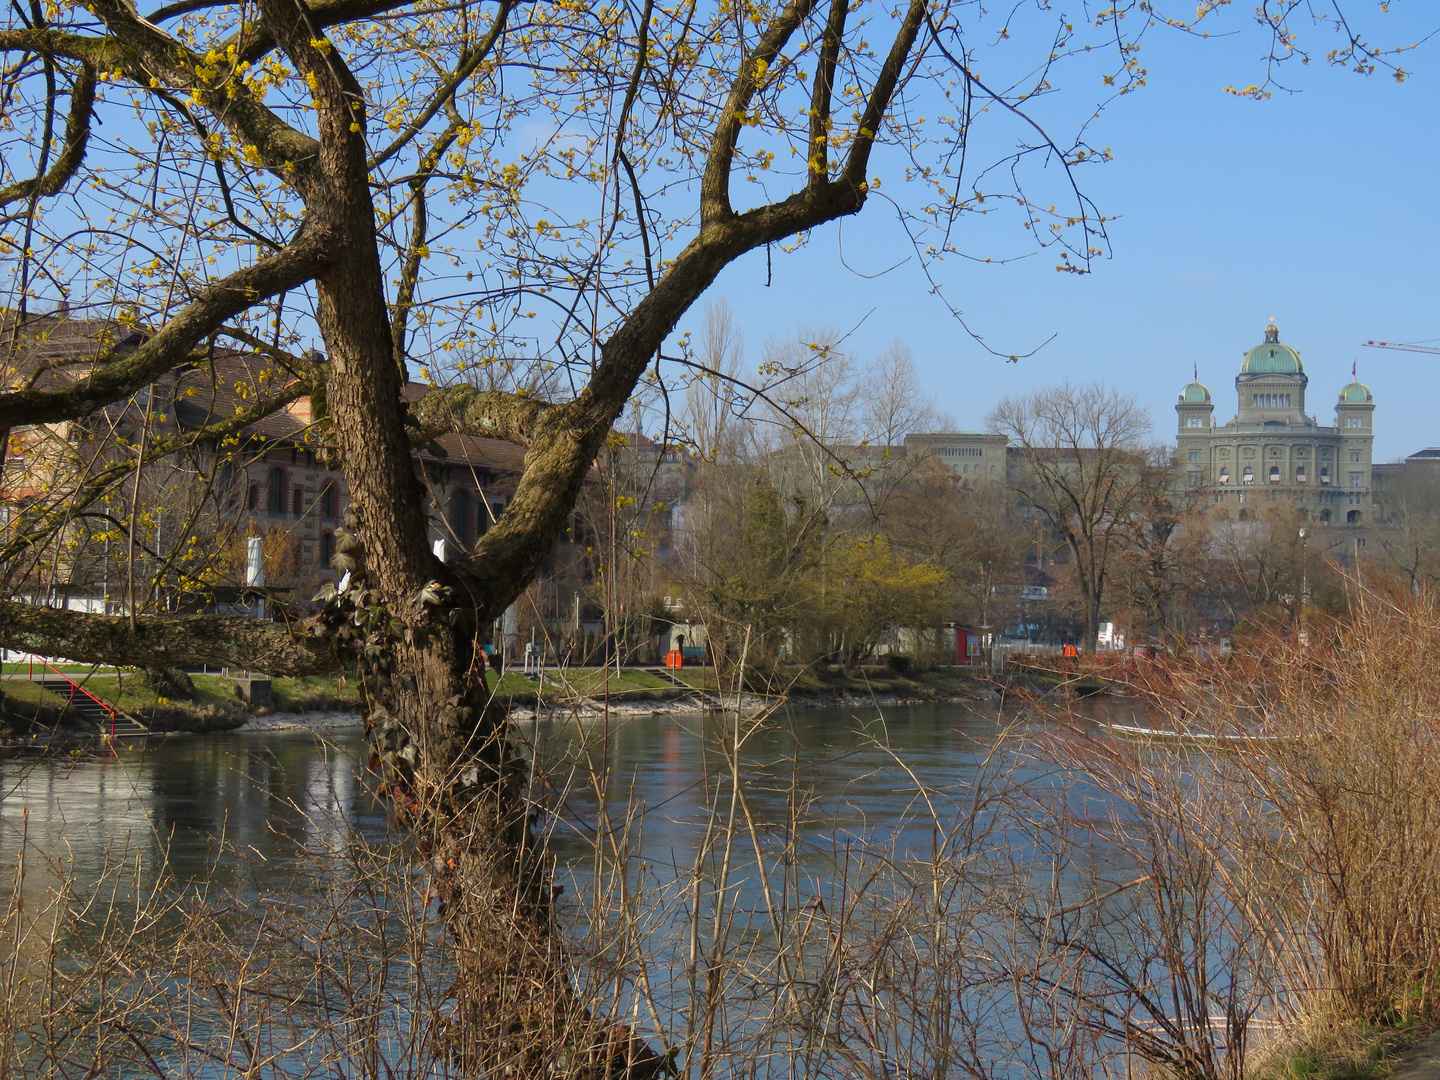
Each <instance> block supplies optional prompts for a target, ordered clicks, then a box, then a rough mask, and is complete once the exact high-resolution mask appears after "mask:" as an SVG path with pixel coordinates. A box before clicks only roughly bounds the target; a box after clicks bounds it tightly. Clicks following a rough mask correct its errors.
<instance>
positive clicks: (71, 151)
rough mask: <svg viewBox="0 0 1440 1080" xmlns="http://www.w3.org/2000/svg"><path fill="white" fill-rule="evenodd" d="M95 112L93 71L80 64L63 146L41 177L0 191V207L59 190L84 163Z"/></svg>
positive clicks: (41, 196)
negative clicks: (91, 119) (91, 121)
mask: <svg viewBox="0 0 1440 1080" xmlns="http://www.w3.org/2000/svg"><path fill="white" fill-rule="evenodd" d="M94 109H95V69H94V68H92V67H91V66H90V65H89V64H88V63H85V62H84V61H81V68H80V74H78V75H77V76H75V86H74V88H73V89H72V90H71V91H70V115H69V117H68V118H67V119H66V121H65V144H64V146H63V147H62V148H61V150H60V153H59V155H58V156H57V157H56V158H55V161H54V164H52V165H51V166H50V168H49V169H48V170H46V172H45V174H44V175H43V176H36V177H33V178H32V179H29V180H20V181H17V182H16V183H13V184H11V185H10V186H9V187H7V188H3V189H0V206H7V205H9V204H10V203H12V202H19V201H20V200H21V199H33V198H43V197H45V196H47V195H54V194H56V193H58V192H59V191H60V189H61V188H63V187H64V186H65V184H66V182H67V181H68V180H69V179H70V178H71V177H72V176H74V175H75V170H76V169H78V168H79V167H80V163H81V162H83V161H84V160H85V149H86V147H87V145H88V144H89V141H90V118H91V116H92V114H93V113H94Z"/></svg>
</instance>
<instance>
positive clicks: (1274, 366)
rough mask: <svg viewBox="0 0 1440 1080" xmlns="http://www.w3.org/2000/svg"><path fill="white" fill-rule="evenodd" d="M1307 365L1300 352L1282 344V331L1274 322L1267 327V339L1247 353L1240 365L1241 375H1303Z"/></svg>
mask: <svg viewBox="0 0 1440 1080" xmlns="http://www.w3.org/2000/svg"><path fill="white" fill-rule="evenodd" d="M1304 372H1305V365H1304V364H1302V363H1301V362H1300V354H1299V353H1298V352H1296V351H1295V350H1294V349H1292V348H1290V346H1288V345H1281V344H1280V331H1279V330H1278V329H1277V328H1276V326H1275V324H1274V323H1273V322H1272V323H1271V324H1270V325H1269V326H1267V327H1266V328H1265V340H1264V342H1262V343H1261V344H1259V345H1256V346H1255V348H1253V349H1251V350H1250V351H1249V352H1247V353H1246V354H1245V362H1244V363H1242V364H1241V365H1240V374H1241V375H1301V374H1304Z"/></svg>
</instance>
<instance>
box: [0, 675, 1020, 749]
mask: <svg viewBox="0 0 1440 1080" xmlns="http://www.w3.org/2000/svg"><path fill="white" fill-rule="evenodd" d="M72 677H74V678H76V680H77V682H79V683H80V684H81V685H82V686H83V688H84V690H85V692H86V693H88V694H93V695H94V697H95V698H96V699H98V700H99V701H101V702H103V703H105V704H106V705H109V706H113V707H114V708H117V709H119V710H120V711H121V712H123V713H124V714H126V715H129V716H133V717H134V718H135V719H136V720H138V721H139V722H140V723H141V724H143V725H144V726H145V727H146V728H148V729H149V730H150V731H152V732H155V733H160V734H176V733H192V734H203V733H206V732H219V731H235V730H246V731H285V730H318V731H324V730H331V729H337V730H338V729H344V728H354V727H358V726H359V725H360V716H359V711H360V701H359V695H358V692H357V689H356V687H355V685H354V682H353V680H346V679H344V678H338V679H337V678H331V677H310V678H303V679H274V680H271V683H270V693H271V703H270V704H268V705H264V706H258V707H252V706H250V705H249V704H248V702H247V701H246V700H245V682H244V680H242V679H232V678H228V677H226V676H221V675H195V676H192V677H191V678H190V679H189V680H188V685H184V686H182V687H180V689H182V690H183V691H184V692H185V693H186V694H187V695H188V697H187V699H176V698H172V697H167V696H166V694H164V693H160V692H158V691H157V690H156V689H155V687H154V686H153V685H152V684H151V682H150V681H149V680H147V679H145V678H144V677H143V676H141V675H140V674H138V673H134V672H128V673H127V672H115V671H98V672H91V673H82V672H76V673H74V674H73V675H72ZM488 681H489V683H490V686H491V688H492V689H493V691H494V693H495V695H496V697H497V699H499V700H500V701H501V702H503V703H504V704H505V705H506V706H507V707H508V708H509V709H510V710H511V712H512V714H513V715H514V716H515V718H516V719H519V720H528V719H533V718H535V717H536V716H537V715H538V716H543V717H552V718H573V719H576V720H581V721H588V720H594V719H599V718H603V717H605V716H625V717H629V716H666V715H672V714H673V715H679V714H685V713H699V712H704V711H707V710H714V709H717V708H727V709H734V708H740V709H742V710H744V711H747V712H756V711H759V710H762V709H765V708H771V707H776V706H780V705H783V706H784V707H786V708H791V709H824V708H831V709H833V708H842V709H863V708H874V707H878V706H885V707H894V706H902V705H917V704H933V703H936V702H962V703H963V702H998V701H999V700H1000V699H1001V697H1002V691H1003V692H1007V693H1008V692H1010V691H1012V690H1014V691H1016V692H1020V693H1031V692H1035V691H1039V692H1044V691H1045V689H1046V688H1045V687H1043V686H1041V685H1038V684H1037V685H1034V686H1031V685H1029V683H1028V682H1022V683H1013V685H1011V684H1007V685H1001V684H996V683H993V682H991V681H988V680H986V679H982V678H977V677H976V675H975V673H973V672H971V671H969V670H966V669H959V668H939V669H935V670H932V671H926V672H896V671H892V670H891V669H889V668H878V669H867V670H863V671H861V672H859V673H857V674H856V675H853V676H850V675H845V674H843V673H841V672H839V671H838V670H822V671H817V670H815V669H804V670H800V671H796V672H794V673H792V674H790V675H788V676H786V682H785V684H784V685H783V688H782V690H780V691H777V692H774V693H758V692H753V691H746V692H743V693H739V694H737V693H736V692H734V691H733V690H723V689H721V688H720V687H719V686H718V685H717V681H716V678H715V673H714V670H713V669H711V668H690V669H686V670H683V671H679V672H669V673H660V672H657V671H656V669H646V668H622V669H621V670H620V671H619V673H616V672H615V671H614V670H613V669H601V668H578V669H569V670H564V671H551V672H548V673H546V674H545V675H544V676H537V677H533V678H532V677H530V676H527V675H525V674H524V673H523V672H519V671H514V670H511V671H507V672H505V673H504V674H503V675H497V674H495V673H490V674H489V676H488ZM0 686H3V689H4V692H5V697H4V716H3V723H0V744H3V745H11V746H15V745H31V746H34V745H46V744H59V745H71V744H77V743H84V742H88V741H91V740H93V739H95V738H96V737H97V736H100V735H101V734H102V732H100V730H99V729H98V728H97V727H96V725H95V724H94V723H87V722H85V721H84V720H82V719H81V718H79V717H78V716H76V715H75V714H74V713H72V712H70V711H69V710H67V709H66V708H65V703H64V700H63V698H61V697H59V696H57V695H56V694H55V693H53V692H52V691H49V690H46V689H45V688H44V687H43V686H41V685H40V683H39V682H38V681H35V680H31V679H29V678H23V677H20V676H18V675H15V674H11V675H9V676H7V677H6V678H4V679H3V681H0ZM173 692H174V690H172V693H173Z"/></svg>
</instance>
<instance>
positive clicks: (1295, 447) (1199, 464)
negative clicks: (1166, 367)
mask: <svg viewBox="0 0 1440 1080" xmlns="http://www.w3.org/2000/svg"><path fill="white" fill-rule="evenodd" d="M1309 383H1310V377H1309V376H1308V375H1306V374H1305V363H1304V361H1303V360H1301V358H1300V353H1299V351H1298V350H1297V349H1295V348H1293V347H1291V346H1289V345H1286V344H1284V343H1283V342H1282V341H1281V340H1280V331H1279V329H1278V328H1277V327H1276V326H1275V324H1274V323H1273V322H1272V323H1271V324H1270V325H1269V326H1267V327H1266V328H1265V340H1264V341H1262V342H1261V343H1260V344H1259V345H1256V346H1255V347H1254V348H1253V349H1250V350H1249V351H1248V352H1246V353H1245V358H1244V359H1243V360H1242V361H1241V363H1240V374H1239V375H1237V376H1236V377H1235V390H1236V394H1237V395H1238V397H1239V403H1240V410H1239V412H1238V413H1237V414H1236V416H1235V418H1234V419H1233V420H1231V421H1230V422H1229V423H1227V424H1223V425H1217V424H1216V423H1215V420H1214V411H1215V405H1214V402H1213V401H1212V400H1211V398H1210V391H1209V389H1208V388H1207V387H1205V386H1204V385H1203V384H1201V383H1200V382H1198V381H1197V382H1192V383H1190V384H1189V385H1188V386H1186V387H1185V388H1184V389H1183V390H1182V391H1180V400H1179V402H1178V403H1177V404H1176V406H1175V413H1176V416H1177V418H1178V424H1179V428H1178V434H1177V440H1176V441H1177V446H1178V449H1179V468H1180V472H1181V475H1182V476H1183V477H1184V480H1183V481H1182V483H1184V484H1185V485H1186V486H1187V487H1188V488H1190V489H1192V490H1198V491H1200V492H1203V493H1204V495H1205V497H1206V498H1208V499H1209V500H1210V501H1212V502H1213V503H1215V504H1216V505H1219V506H1223V507H1225V508H1226V509H1227V511H1228V514H1229V516H1230V517H1231V518H1232V519H1233V520H1236V521H1243V520H1245V519H1247V518H1249V517H1251V516H1252V514H1253V512H1254V510H1255V509H1256V508H1257V507H1260V506H1263V505H1266V504H1269V503H1272V502H1278V501H1281V500H1285V501H1288V502H1290V503H1291V504H1293V505H1296V506H1298V507H1300V509H1302V510H1303V511H1304V512H1305V513H1306V515H1307V516H1308V517H1309V518H1310V519H1311V520H1313V521H1316V522H1319V523H1321V524H1348V525H1363V524H1368V523H1369V522H1370V521H1371V515H1372V507H1371V472H1370V463H1371V447H1372V446H1373V444H1374V428H1373V426H1372V419H1373V414H1374V412H1375V401H1374V397H1373V395H1372V394H1371V393H1370V388H1369V387H1367V386H1366V385H1365V384H1364V383H1361V382H1358V381H1357V382H1352V383H1350V384H1349V385H1348V386H1346V387H1345V388H1344V389H1343V390H1341V391H1340V398H1339V400H1338V401H1337V402H1336V405H1335V424H1334V426H1333V427H1325V426H1322V425H1320V424H1319V423H1318V422H1317V421H1316V419H1315V417H1313V416H1310V415H1308V414H1307V413H1306V412H1305V390H1306V387H1307V386H1308V385H1309Z"/></svg>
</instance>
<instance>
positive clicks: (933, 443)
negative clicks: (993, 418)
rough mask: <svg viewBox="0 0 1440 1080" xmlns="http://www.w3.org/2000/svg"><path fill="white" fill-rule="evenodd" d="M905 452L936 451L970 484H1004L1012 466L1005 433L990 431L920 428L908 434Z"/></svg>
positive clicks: (945, 463)
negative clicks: (920, 430) (1007, 471)
mask: <svg viewBox="0 0 1440 1080" xmlns="http://www.w3.org/2000/svg"><path fill="white" fill-rule="evenodd" d="M905 453H906V455H907V456H909V457H911V458H916V457H919V456H922V455H933V456H934V458H935V459H936V460H937V461H939V462H940V463H941V464H943V465H945V466H947V467H948V468H949V469H950V471H951V472H952V473H954V474H955V475H956V476H957V477H959V478H960V480H961V482H962V483H967V484H969V483H975V484H978V483H980V482H981V481H984V482H987V483H997V484H1003V483H1004V482H1005V479H1006V470H1007V468H1008V467H1009V463H1008V459H1007V456H1006V440H1005V436H1004V435H996V434H994V433H993V432H989V431H926V432H917V433H914V434H910V435H906V436H905Z"/></svg>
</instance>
